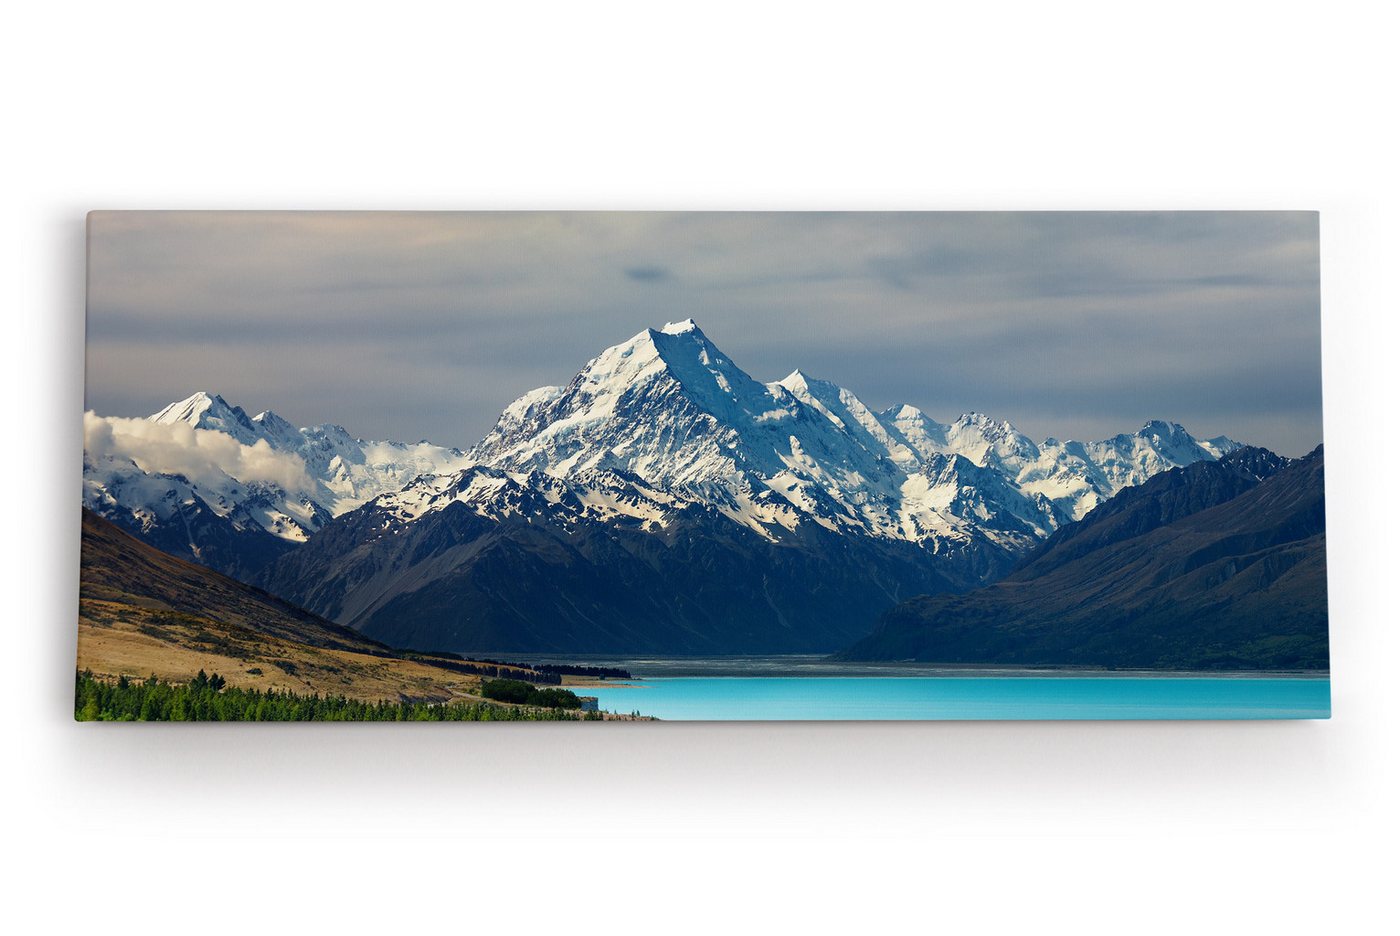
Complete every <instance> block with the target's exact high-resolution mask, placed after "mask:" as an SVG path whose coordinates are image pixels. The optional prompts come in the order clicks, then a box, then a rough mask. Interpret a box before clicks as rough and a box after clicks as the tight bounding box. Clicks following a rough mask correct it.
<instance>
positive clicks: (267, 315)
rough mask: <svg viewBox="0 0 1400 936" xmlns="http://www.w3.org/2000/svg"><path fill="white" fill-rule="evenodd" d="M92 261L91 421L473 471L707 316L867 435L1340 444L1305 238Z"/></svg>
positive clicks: (1209, 218) (188, 244)
mask: <svg viewBox="0 0 1400 936" xmlns="http://www.w3.org/2000/svg"><path fill="white" fill-rule="evenodd" d="M89 246H90V258H91V259H90V265H91V268H90V276H89V283H90V286H89V296H88V342H89V345H88V352H89V353H88V367H89V370H88V399H87V405H88V406H89V407H90V408H92V409H95V410H97V411H98V412H106V413H123V414H135V413H148V412H154V411H156V410H157V409H159V408H160V407H162V406H164V405H165V404H167V403H169V402H170V401H172V400H178V399H182V398H184V397H186V396H188V395H189V394H190V392H192V390H194V389H196V388H198V387H206V386H208V387H211V388H212V389H214V390H217V391H218V392H220V393H221V394H222V395H223V396H224V397H225V398H227V399H230V400H235V401H237V402H239V403H242V404H244V405H245V406H246V407H247V408H248V409H249V410H250V411H256V410H258V409H263V408H271V409H274V410H276V411H277V412H279V413H282V414H284V415H285V416H287V417H288V418H289V419H292V420H293V421H297V422H299V423H301V424H303V425H310V424H314V423H322V422H335V423H339V424H341V425H344V426H347V427H348V428H350V429H351V431H352V432H354V433H356V434H358V435H362V436H365V437H368V438H414V439H417V438H428V439H432V440H433V441H435V442H438V443H441V444H447V445H456V446H459V447H466V446H470V445H471V444H473V443H474V442H475V441H477V440H478V439H480V438H481V436H482V435H484V434H485V432H486V431H487V430H488V429H489V428H490V426H491V424H492V423H493V422H494V420H495V418H496V416H497V415H499V413H500V411H501V409H502V408H503V407H504V406H505V405H506V404H507V403H509V402H510V401H511V400H513V399H515V398H516V397H518V396H519V395H520V394H521V393H523V392H525V391H526V390H529V389H530V388H532V387H538V386H543V385H558V384H564V383H567V382H568V380H569V379H570V378H571V377H572V376H573V375H574V374H575V373H576V372H577V371H578V369H579V368H580V367H581V366H582V365H583V364H584V362H586V361H587V360H589V359H590V358H592V357H594V356H595V355H596V354H598V352H600V351H601V350H602V349H603V348H604V347H606V346H608V345H611V344H614V343H616V342H619V341H623V340H625V339H626V338H628V337H630V336H631V335H634V334H636V333H637V332H639V331H641V330H642V329H643V328H646V327H648V326H653V327H657V326H660V325H661V324H663V323H664V322H667V321H679V320H681V319H684V318H687V317H693V318H695V319H696V320H697V321H698V322H699V323H700V325H701V327H702V328H704V330H705V332H706V333H707V334H708V335H709V336H710V337H711V338H712V339H713V340H714V341H715V342H716V344H718V345H719V346H720V347H721V348H723V349H724V350H725V351H726V352H728V353H729V354H730V356H731V357H732V358H733V359H734V361H735V362H736V363H737V364H739V366H741V367H743V368H744V369H745V370H747V371H749V372H750V373H751V374H753V376H755V377H756V378H759V379H761V380H773V379H776V378H778V377H781V376H782V375H783V374H786V373H788V372H790V371H791V370H793V369H794V368H797V367H801V368H803V369H804V370H807V371H809V372H811V373H812V374H814V375H817V376H821V377H824V378H827V379H830V380H833V381H836V382H837V383H840V384H842V385H844V386H846V387H848V388H850V389H851V390H853V391H854V392H856V393H857V394H859V395H860V396H861V397H862V398H863V399H865V400H866V402H867V403H869V404H871V405H875V406H887V405H891V404H895V403H905V402H907V403H912V404H914V405H916V406H919V407H920V408H922V409H925V410H926V411H927V412H929V413H930V414H932V415H935V416H939V417H940V418H945V419H951V418H953V417H955V416H956V415H957V414H958V413H959V412H961V411H963V410H964V409H977V410H981V411H984V412H989V413H991V414H992V415H995V416H998V417H1000V418H1008V419H1010V420H1012V421H1013V422H1014V423H1016V424H1017V425H1018V426H1020V428H1022V429H1023V430H1024V431H1026V432H1027V433H1029V434H1031V435H1036V436H1043V435H1054V436H1057V437H1060V438H1065V437H1069V436H1078V437H1080V438H1083V437H1095V438H1102V437H1104V436H1107V435H1112V434H1113V433H1115V432H1119V431H1124V430H1132V429H1135V428H1136V426H1135V425H1131V424H1128V425H1125V424H1124V421H1125V419H1126V420H1127V421H1128V422H1129V423H1131V422H1133V421H1134V420H1135V419H1136V418H1137V417H1136V416H1133V414H1140V415H1141V418H1143V419H1146V418H1148V417H1163V418H1168V419H1175V420H1178V421H1180V422H1183V423H1184V424H1186V425H1187V427H1188V428H1190V429H1191V430H1192V431H1193V432H1197V433H1204V434H1208V435H1216V434H1221V433H1224V434H1228V435H1231V436H1239V437H1242V438H1248V439H1253V440H1256V441H1259V442H1260V443H1262V444H1268V445H1271V446H1273V447H1276V448H1278V449H1280V450H1282V451H1285V452H1287V453H1289V454H1302V453H1304V452H1306V451H1308V450H1309V449H1311V448H1312V446H1313V445H1315V444H1316V443H1317V440H1318V439H1319V438H1320V435H1321V389H1320V388H1321V365H1320V358H1321V355H1320V340H1321V339H1320V288H1319V276H1318V241H1317V216H1316V215H1315V214H1312V213H1299V212H1293V213H1290V212H1166V213H1152V212H1141V213H1129V212H1088V213H1057V212H1026V213H996V212H993V213H953V212H950V213H919V212H910V213H890V214H865V213H821V212H792V213H771V212H729V213H725V212H720V213H705V212H696V213H686V212H680V213H668V212H578V213H568V212H560V213H552V212H483V213H461V214H453V213H404V214H398V213H382V214H374V213H370V214H364V213H294V212H293V213H287V212H266V213H239V212H228V213H218V212H212V213H200V212H153V213H124V212H118V213H97V214H95V215H94V216H93V219H92V222H91V225H90V245H89ZM619 274H621V275H619ZM1270 400H1273V401H1276V403H1275V404H1274V405H1273V406H1272V408H1270V404H1269V401H1270ZM1129 417H1131V418H1129Z"/></svg>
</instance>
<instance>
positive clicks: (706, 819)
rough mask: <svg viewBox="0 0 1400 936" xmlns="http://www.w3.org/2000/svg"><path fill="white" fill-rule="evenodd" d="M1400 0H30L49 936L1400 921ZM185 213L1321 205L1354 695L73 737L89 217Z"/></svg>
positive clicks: (14, 147)
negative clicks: (1223, 712)
mask: <svg viewBox="0 0 1400 936" xmlns="http://www.w3.org/2000/svg"><path fill="white" fill-rule="evenodd" d="M511 6H518V7H519V9H516V10H515V11H514V12H511V13H505V12H502V11H503V10H505V9H506V8H507V7H511ZM1369 9H1372V8H1371V7H1370V6H1369V5H1360V4H1356V5H1352V4H1346V3H1331V4H1328V5H1326V6H1319V5H1316V4H1309V5H1298V6H1293V5H1288V4H1280V3H1269V4H1248V5H1231V4H1222V3H1218V2H1217V3H1204V4H1198V3H1181V2H1178V3H1174V4H1169V5H1168V4H1138V5H1127V4H1115V3H1103V4H1089V5H1077V4H1014V3H1013V4H996V5H991V4H987V5H979V4H971V3H965V4H961V5H960V8H959V9H956V10H946V9H943V10H940V9H935V8H933V7H931V6H926V5H922V4H921V5H911V6H908V7H900V6H893V5H886V4H879V3H869V2H867V3H863V4H860V5H859V6H856V5H850V6H830V7H827V6H824V5H818V4H812V3H803V4H757V3H744V4H726V3H715V2H710V3H705V4H693V5H685V6H680V5H668V4H658V3H638V4H626V5H615V4H602V3H574V4H540V5H534V4H532V5H529V6H528V7H526V6H524V5H510V4H492V5H490V6H489V7H483V8H475V9H474V8H470V7H469V6H468V5H466V4H453V5H444V6H441V7H436V6H420V5H418V4H408V3H401V4H394V5H390V4H354V3H343V2H342V3H335V4H324V5H320V4H318V5H310V4H307V5H295V7H294V5H292V4H286V3H277V4H263V3H250V2H242V3H238V4H228V5H202V4H189V3H171V4H141V3H121V4H114V3H105V4H93V5H91V6H89V5H83V4H66V3H47V4H37V3H35V4H24V5H22V6H19V7H16V8H12V9H10V11H9V12H8V14H7V17H6V22H5V26H4V30H3V34H4V38H3V39H2V40H0V43H3V54H0V69H3V79H4V81H3V88H4V92H3V93H4V100H5V106H4V109H3V117H0V119H3V121H4V127H5V131H6V132H5V140H6V142H5V143H4V144H3V147H0V160H3V162H4V165H5V172H4V177H3V178H4V186H5V199H4V203H3V204H4V213H3V214H4V217H3V226H4V232H5V234H4V237H5V239H4V248H5V249H4V254H3V256H4V263H5V276H4V288H5V297H6V300H7V301H6V302H5V314H6V317H7V318H6V321H7V323H8V324H7V329H6V331H7V338H8V342H7V343H8V347H7V348H6V349H5V357H6V362H7V363H6V366H5V368H4V381H5V384H4V392H3V396H0V400H3V412H4V414H5V424H4V435H3V438H4V439H5V442H6V445H7V447H8V448H9V451H8V452H6V453H5V457H4V458H3V459H0V462H3V470H4V479H3V481H4V486H3V488H0V490H3V492H4V494H5V496H6V498H7V503H6V510H5V512H4V516H5V518H6V520H7V521H8V523H7V524H6V526H5V530H4V536H3V543H4V547H3V548H4V551H5V562H4V564H3V566H4V570H5V588H4V595H5V596H6V599H7V606H8V612H9V613H8V614H7V615H6V618H7V620H6V621H5V622H4V625H5V628H6V636H7V638H8V639H7V640H6V641H5V644H4V650H5V653H4V669H3V680H0V685H3V691H4V700H5V701H4V705H3V709H0V711H3V718H4V726H5V738H4V750H5V766H4V770H3V777H4V786H5V791H4V798H3V803H4V810H5V816H4V825H3V829H4V832H3V846H0V847H3V849H4V852H3V854H4V861H5V862H6V864H7V865H8V867H7V868H5V869H4V870H3V876H0V880H3V882H4V894H5V896H4V898H3V901H4V906H5V915H6V917H7V918H8V919H9V920H10V921H11V922H17V921H25V920H27V921H28V926H27V927H21V928H20V929H18V930H15V931H17V932H26V931H31V930H33V929H35V928H37V929H40V930H53V929H55V928H56V927H58V926H59V925H60V923H62V922H76V923H78V924H79V925H81V926H82V927H84V928H85V929H88V930H93V931H102V932H113V933H118V932H137V931H139V932H143V933H151V932H155V933H162V932H171V931H175V930H177V929H179V930H189V931H201V932H223V931H229V932H233V931H240V932H242V931H256V930H261V929H267V930H271V931H275V932H276V931H283V930H292V929H300V930H303V931H343V930H351V931H366V932H376V931H377V932H385V931H405V932H412V931H415V930H419V929H422V928H425V927H426V926H428V925H432V924H436V925H437V926H439V927H441V928H443V930H444V931H448V932H502V931H506V929H507V928H511V929H517V928H518V929H519V930H520V931H547V930H558V931H569V932H605V931H606V932H621V931H637V930H641V931H645V932H671V931H698V930H715V929H720V930H730V929H733V930H736V931H750V930H755V929H766V930H769V931H773V932H787V931H791V930H793V929H796V928H797V927H799V926H801V927H803V928H806V929H817V930H821V931H825V930H839V931H843V932H848V933H850V932H882V931H885V930H887V929H891V928H897V929H898V930H899V931H905V930H913V929H916V928H917V929H918V930H931V929H937V930H941V931H954V932H961V931H968V930H983V931H990V932H1004V931H1017V930H1023V929H1029V928H1034V929H1036V930H1049V931H1051V932H1058V931H1065V932H1068V931H1076V932H1077V931H1082V930H1085V929H1088V930H1102V931H1114V932H1181V931H1189V932H1214V931H1220V932H1226V931H1233V932H1281V931H1282V932H1291V931H1299V932H1301V931H1316V930H1322V929H1327V930H1329V931H1334V932H1356V931H1362V930H1375V929H1379V928H1381V927H1382V925H1383V921H1384V920H1386V919H1389V920H1390V921H1391V922H1392V923H1393V921H1394V906H1393V902H1392V901H1391V900H1390V899H1388V898H1389V896H1390V892H1391V891H1393V888H1394V885H1395V871H1396V862H1395V860H1394V847H1395V845H1394V843H1395V834H1396V832H1397V831H1400V830H1398V829H1397V823H1396V789H1397V779H1400V778H1397V771H1396V745H1395V742H1394V739H1395V737H1396V736H1397V732H1400V723H1397V721H1396V716H1397V711H1396V708H1397V707H1396V703H1395V677H1394V673H1395V671H1396V670H1395V662H1394V661H1395V657H1396V637H1395V631H1396V625H1397V621H1396V617H1397V615H1396V612H1395V605H1394V601H1393V595H1394V582H1395V570H1396V562H1395V560H1396V549H1395V546H1394V536H1395V532H1394V531H1395V529H1396V523H1397V521H1396V518H1395V507H1394V504H1395V500H1394V491H1395V480H1394V472H1395V470H1396V466H1397V465H1400V453H1397V451H1396V442H1395V439H1396V420H1395V418H1394V413H1395V404H1394V399H1395V398H1396V397H1395V396H1394V391H1395V389H1396V387H1395V379H1394V376H1393V370H1394V367H1395V360H1396V358H1395V351H1396V348H1395V326H1394V315H1395V311H1396V308H1395V305H1396V303H1395V298H1396V297H1395V292H1394V288H1393V285H1394V280H1395V276H1396V259H1397V256H1400V251H1397V247H1398V246H1400V245H1398V244H1397V238H1396V233H1395V232H1396V224H1397V221H1398V220H1400V213H1398V209H1400V204H1397V187H1396V182H1395V175H1396V172H1397V151H1396V146H1395V136H1394V132H1395V131H1394V125H1395V101H1394V92H1395V88H1396V86H1397V80H1396V79H1397V76H1396V74H1395V72H1396V69H1395V66H1394V58H1395V56H1394V47H1393V37H1394V35H1395V33H1394V29H1393V24H1390V23H1387V22H1383V21H1380V20H1379V19H1372V18H1371V17H1370V16H1368V14H1367V11H1368V10H1369ZM1374 9H1380V6H1379V5H1377V6H1376V7H1374ZM153 207H160V208H170V207H191V208H193V207H199V208H266V207H288V208H350V207H353V208H425V209H431V208H482V207H488V208H867V209H874V208H881V209H899V208H911V209H912V208H921V209H931V208H1021V209H1024V208H1211V209H1228V208H1293V209H1319V210H1321V211H1322V212H1323V215H1322V240H1323V317H1324V329H1323V331H1324V353H1325V381H1326V389H1325V398H1326V442H1327V449H1328V507H1329V528H1330V530H1329V548H1330V550H1329V555H1330V566H1331V585H1332V592H1331V594H1332V628H1333V679H1334V711H1335V716H1334V718H1333V720H1332V721H1331V722H1321V723H1297V724H1206V725H1199V724H1198V725H1192V724H1173V723H1163V724H1116V725H1093V724H1088V725H1084V724H1080V725H1075V724H1063V725H1056V724H1040V725H1036V724H1024V725H1023V724H990V725H973V724H931V725H875V726H813V725H782V724H773V725H749V726H739V727H718V726H681V725H670V726H661V725H603V726H599V725H585V726H572V727H570V726H549V725H538V726H479V727H466V728H464V727H460V726H409V727H396V726H384V727H376V726H358V727H357V726H312V727H281V728H279V727H275V726H262V727H259V726H187V725H186V726H169V725H167V726H129V727H115V726H105V727H104V726H100V725H99V726H93V725H75V724H73V723H72V721H71V707H70V706H71V686H72V661H73V650H74V627H73V622H74V618H75V612H76V598H77V595H76V592H77V588H76V583H77V568H78V558H77V532H78V524H79V514H78V500H79V498H78V485H79V476H80V469H79V466H80V462H81V455H80V451H81V440H80V430H79V419H78V414H79V411H80V408H81V401H82V397H81V373H82V364H83V357H82V355H83V351H82V329H83V320H82V306H83V282H82V279H83V255H82V252H83V215H84V213H85V212H86V211H87V210H88V209H91V208H153ZM658 314H659V313H658ZM347 363H348V362H347ZM405 379H412V375H405ZM1387 393H1389V394H1390V399H1386V395H1387ZM449 928H450V929H449Z"/></svg>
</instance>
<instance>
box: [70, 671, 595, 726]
mask: <svg viewBox="0 0 1400 936" xmlns="http://www.w3.org/2000/svg"><path fill="white" fill-rule="evenodd" d="M520 685H524V686H526V688H529V689H533V688H534V687H533V686H529V685H528V684H525V683H521V684H520ZM536 691H539V690H536ZM543 691H545V692H558V691H560V690H543ZM567 694H568V695H570V696H571V697H572V698H573V699H574V704H573V705H572V706H569V708H574V709H576V708H578V697H577V696H574V695H573V694H572V693H567ZM536 704H540V705H543V704H544V703H536ZM73 711H74V717H76V718H77V719H78V721H554V720H573V719H575V718H577V717H578V716H577V715H574V714H571V713H569V712H568V711H567V710H566V709H564V708H555V707H550V708H511V707H508V706H503V705H492V704H490V703H487V702H445V703H431V702H361V701H359V700H357V699H349V698H346V697H345V696H334V695H324V696H323V695H299V694H297V693H294V692H285V691H280V690H276V689H270V690H260V689H240V688H235V687H228V686H226V685H225V682H224V679H223V677H222V676H219V675H218V674H217V673H215V674H214V675H212V676H210V675H207V674H206V673H205V672H204V671H203V670H200V671H199V675H198V676H196V677H195V678H194V679H192V680H191V681H190V682H188V683H166V682H160V681H159V680H157V679H156V678H155V677H154V676H152V677H151V678H149V679H146V680H132V679H128V678H127V677H126V676H122V677H121V678H119V679H118V680H117V681H116V682H109V681H107V680H103V679H98V678H97V677H95V676H94V675H93V674H92V671H91V670H84V671H82V672H79V673H78V676H77V685H76V690H75V693H74V700H73ZM583 717H585V718H591V717H595V713H592V712H588V713H584V715H583ZM598 717H601V716H598Z"/></svg>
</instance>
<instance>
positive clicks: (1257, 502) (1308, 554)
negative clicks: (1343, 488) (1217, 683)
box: [838, 446, 1328, 670]
mask: <svg viewBox="0 0 1400 936" xmlns="http://www.w3.org/2000/svg"><path fill="white" fill-rule="evenodd" d="M1323 480H1324V476H1323V452H1322V447H1321V446H1318V448H1317V449H1315V450H1314V451H1313V452H1312V453H1311V454H1309V455H1308V456H1306V457H1304V458H1301V459H1298V460H1297V461H1294V462H1287V461H1286V460H1284V459H1281V458H1279V457H1278V456H1276V455H1274V454H1273V453H1270V452H1267V451H1265V450H1262V449H1254V448H1247V449H1243V450H1240V451H1238V452H1235V453H1234V454H1232V455H1230V456H1227V457H1226V458H1224V459H1221V460H1220V461H1219V462H1201V463H1198V464H1194V465H1190V466H1187V467H1184V468H1177V469H1174V470H1172V471H1168V472H1165V473H1163V474H1161V475H1158V476H1157V477H1155V478H1152V479H1151V480H1149V481H1147V482H1146V483H1144V484H1143V485H1141V486H1140V487H1137V488H1129V489H1126V490H1124V491H1122V492H1120V493H1119V494H1118V495H1117V496H1115V497H1114V498H1112V499H1111V500H1110V501H1108V502H1107V503H1105V504H1103V505H1101V506H1100V507H1098V508H1097V509H1095V510H1094V511H1092V512H1091V513H1089V514H1088V515H1087V516H1086V517H1085V518H1084V520H1083V521H1081V522H1080V523H1077V524H1073V525H1070V526H1066V527H1064V528H1062V529H1061V530H1059V531H1057V532H1056V533H1055V534H1054V535H1053V536H1051V537H1050V539H1049V540H1047V542H1046V543H1045V544H1044V546H1043V547H1042V548H1041V549H1039V550H1038V551H1037V552H1035V553H1034V554H1033V555H1032V556H1031V557H1029V559H1028V560H1027V561H1026V562H1025V563H1024V564H1023V565H1022V566H1021V567H1020V568H1019V569H1018V570H1017V571H1016V572H1014V573H1012V574H1011V575H1010V576H1009V577H1007V578H1006V579H1005V580H1003V581H1001V582H999V583H997V584H995V585H992V586H989V587H986V588H981V589H978V590H975V591H972V592H968V593H965V594H961V595H935V596H923V597H919V598H915V599H913V600H910V601H906V602H903V603H901V604H900V605H898V606H896V607H895V608H893V609H891V610H890V611H889V612H887V613H886V614H885V615H884V616H883V617H882V618H881V619H880V622H879V624H878V626H877V628H876V629H875V631H874V633H872V634H870V635H869V636H868V637H866V638H864V639H863V640H860V641H858V642H857V643H855V644H854V645H853V646H852V647H850V648H849V649H847V650H845V651H843V652H842V653H840V654H838V656H839V657H840V658H842V659H847V660H882V659H883V660H908V659H913V660H923V661H931V662H940V663H949V664H1007V665H1037V664H1043V665H1075V666H1097V667H1117V668H1135V667H1142V668H1158V669H1177V670H1185V669H1189V670H1217V669H1218V670H1246V669H1250V670H1254V669H1265V670H1267V669H1325V668H1326V667H1327V665H1328V656H1327V653H1328V640H1327V577H1326V533H1325V508H1324V502H1323Z"/></svg>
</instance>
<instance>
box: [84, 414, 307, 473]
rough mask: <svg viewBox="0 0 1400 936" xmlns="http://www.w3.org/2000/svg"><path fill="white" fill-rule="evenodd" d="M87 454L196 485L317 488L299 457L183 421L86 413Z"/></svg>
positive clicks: (263, 443)
mask: <svg viewBox="0 0 1400 936" xmlns="http://www.w3.org/2000/svg"><path fill="white" fill-rule="evenodd" d="M83 450H84V451H85V452H86V453H87V455H88V456H89V457H90V458H93V459H101V458H104V457H106V456H109V455H110V456H115V457H117V458H129V459H131V460H132V461H133V462H135V463H136V465H137V466H138V467H139V468H140V469H141V470H142V471H145V472H149V473H161V474H179V475H184V476H185V477H186V478H189V479H190V480H191V481H192V482H194V483H195V484H196V485H201V484H203V485H210V484H216V483H217V482H218V480H220V476H221V475H227V476H229V477H232V478H236V479H238V480H239V481H242V482H244V483H245V484H246V483H250V482H254V481H263V482H270V483H272V484H276V485H278V486H280V487H281V488H283V489H284V490H286V491H301V492H308V493H309V492H311V491H313V490H314V488H315V485H314V483H313V482H312V480H311V477H310V475H308V474H307V472H306V463H305V462H304V461H303V460H302V459H301V456H299V455H294V454H292V453H290V452H279V451H277V450H276V449H274V448H272V447H271V446H270V445H268V444H267V443H266V442H265V441H263V440H262V439H259V440H258V441H257V442H256V443H254V444H253V445H244V444H242V443H241V442H239V441H238V440H237V439H234V438H232V437H230V436H227V435H225V434H224V433H222V432H213V431H210V430H208V429H195V428H193V427H191V426H188V425H185V424H183V423H178V424H174V425H164V424H161V423H154V422H151V421H149V420H146V419H126V418H122V417H115V416H98V415H97V414H96V413H94V412H92V411H90V410H89V411H88V412H86V413H84V414H83Z"/></svg>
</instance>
